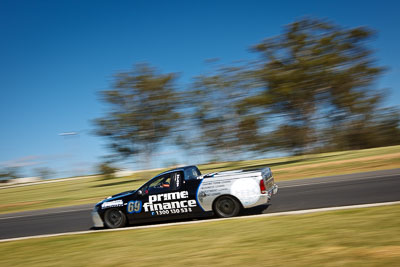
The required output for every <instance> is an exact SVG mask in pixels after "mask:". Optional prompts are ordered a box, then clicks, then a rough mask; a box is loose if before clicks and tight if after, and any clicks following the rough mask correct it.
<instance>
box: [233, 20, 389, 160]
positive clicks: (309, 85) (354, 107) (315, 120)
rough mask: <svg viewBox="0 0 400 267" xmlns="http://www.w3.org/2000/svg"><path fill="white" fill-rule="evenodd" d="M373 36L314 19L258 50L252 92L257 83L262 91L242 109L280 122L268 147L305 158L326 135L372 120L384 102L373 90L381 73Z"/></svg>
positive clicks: (363, 30)
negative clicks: (257, 110)
mask: <svg viewBox="0 0 400 267" xmlns="http://www.w3.org/2000/svg"><path fill="white" fill-rule="evenodd" d="M371 35H372V31H371V30H369V29H367V28H363V27H359V28H353V29H343V28H341V27H338V26H336V25H334V24H332V23H328V22H324V21H321V20H314V19H303V20H299V21H297V22H294V23H292V24H290V25H288V26H287V27H286V30H285V32H284V33H283V34H282V35H280V36H277V37H273V38H269V39H266V40H264V41H263V42H261V43H259V44H258V45H256V46H255V47H254V50H255V51H256V52H257V53H259V54H260V55H261V59H260V61H259V65H258V66H255V67H254V68H253V69H254V77H255V78H256V79H257V80H258V83H257V86H256V87H255V88H254V90H259V84H261V85H262V87H263V88H264V89H263V90H261V91H259V93H258V94H256V95H252V96H250V97H248V98H246V99H244V100H243V101H242V103H241V104H240V107H241V108H242V109H245V110H246V111H247V113H249V114H251V112H252V110H253V109H254V108H260V107H264V110H265V114H266V115H265V117H264V118H265V119H266V118H267V117H268V118H269V119H270V118H273V117H276V116H279V117H280V121H281V122H282V123H279V125H277V126H276V127H275V130H274V131H273V132H272V134H271V138H272V142H271V140H270V142H269V144H271V143H273V144H275V146H276V148H283V149H285V150H288V151H292V152H294V153H296V154H303V153H307V152H310V151H312V150H313V149H315V147H316V146H318V145H321V144H322V143H324V142H330V141H331V140H324V137H323V136H322V135H321V132H322V130H326V129H329V128H333V129H338V128H340V129H341V131H346V130H348V129H349V127H352V126H354V125H357V122H360V121H368V120H370V119H371V116H372V114H374V112H376V111H377V109H378V107H379V105H380V103H381V100H382V97H383V94H382V92H381V91H379V90H374V88H373V85H374V81H375V80H376V79H377V78H378V77H379V75H380V74H381V73H382V71H383V68H381V67H377V66H375V64H374V61H373V59H372V51H371V50H370V49H368V47H367V46H366V41H367V40H368V39H369V38H370V37H371ZM353 128H354V130H357V129H360V128H359V127H353ZM361 133H362V132H359V134H361ZM366 142H367V143H368V142H369V141H366Z"/></svg>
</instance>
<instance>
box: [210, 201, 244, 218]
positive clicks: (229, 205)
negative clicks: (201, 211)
mask: <svg viewBox="0 0 400 267" xmlns="http://www.w3.org/2000/svg"><path fill="white" fill-rule="evenodd" d="M240 209H241V206H240V203H239V201H237V199H235V198H233V197H231V196H222V197H219V198H218V199H217V200H216V201H215V203H214V212H215V214H216V215H217V216H218V217H221V218H229V217H234V216H236V215H238V214H239V212H240Z"/></svg>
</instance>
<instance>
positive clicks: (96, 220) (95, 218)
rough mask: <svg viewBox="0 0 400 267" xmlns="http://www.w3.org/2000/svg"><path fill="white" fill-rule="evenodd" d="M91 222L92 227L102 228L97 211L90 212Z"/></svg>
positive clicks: (102, 224)
mask: <svg viewBox="0 0 400 267" xmlns="http://www.w3.org/2000/svg"><path fill="white" fill-rule="evenodd" d="M92 220H93V226H94V227H104V223H103V220H102V219H101V217H100V215H99V214H98V213H97V211H92Z"/></svg>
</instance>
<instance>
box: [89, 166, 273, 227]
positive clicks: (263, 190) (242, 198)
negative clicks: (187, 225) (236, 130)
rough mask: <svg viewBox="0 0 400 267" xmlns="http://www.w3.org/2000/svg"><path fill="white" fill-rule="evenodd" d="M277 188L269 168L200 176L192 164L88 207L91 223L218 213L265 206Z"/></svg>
mask: <svg viewBox="0 0 400 267" xmlns="http://www.w3.org/2000/svg"><path fill="white" fill-rule="evenodd" d="M277 191H278V186H277V185H276V184H275V183H274V178H273V176H272V172H271V170H270V168H263V169H259V170H237V171H224V172H215V173H209V174H206V175H201V173H200V171H199V169H198V168H197V167H196V166H186V167H181V168H177V169H173V170H169V171H166V172H163V173H161V174H159V175H157V176H156V177H154V178H152V179H150V180H149V181H148V182H147V183H145V184H144V185H142V186H141V187H140V188H139V189H137V190H133V191H127V192H123V193H120V194H117V195H113V196H110V197H108V198H106V199H104V200H103V201H101V202H99V203H97V204H96V205H95V207H94V209H93V211H92V218H93V222H94V227H104V226H105V227H108V228H118V227H123V226H125V225H126V224H135V223H142V222H148V221H159V220H173V219H183V218H196V217H202V216H212V215H216V216H218V217H224V218H227V217H233V216H236V215H238V214H239V212H240V211H241V210H242V209H246V208H252V207H256V206H260V205H265V204H268V203H269V201H270V199H271V197H272V195H273V194H276V193H277Z"/></svg>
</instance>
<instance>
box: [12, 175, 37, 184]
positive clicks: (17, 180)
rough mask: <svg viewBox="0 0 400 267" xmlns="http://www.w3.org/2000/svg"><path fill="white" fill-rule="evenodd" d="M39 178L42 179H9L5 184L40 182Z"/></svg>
mask: <svg viewBox="0 0 400 267" xmlns="http://www.w3.org/2000/svg"><path fill="white" fill-rule="evenodd" d="M41 180H42V179H40V178H39V177H23V178H15V179H10V180H8V182H7V183H6V184H7V185H11V184H25V183H34V182H40V181H41Z"/></svg>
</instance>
